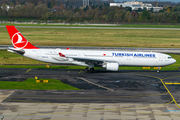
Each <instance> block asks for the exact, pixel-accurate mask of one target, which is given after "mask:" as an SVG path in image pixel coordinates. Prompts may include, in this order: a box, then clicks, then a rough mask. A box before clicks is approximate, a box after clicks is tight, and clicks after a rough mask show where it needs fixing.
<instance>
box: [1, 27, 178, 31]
mask: <svg viewBox="0 0 180 120" xmlns="http://www.w3.org/2000/svg"><path fill="white" fill-rule="evenodd" d="M0 27H6V26H0ZM16 27H17V28H24V27H25V28H72V29H131V30H180V28H133V27H83V26H82V27H68V26H65V27H62V26H16Z"/></svg>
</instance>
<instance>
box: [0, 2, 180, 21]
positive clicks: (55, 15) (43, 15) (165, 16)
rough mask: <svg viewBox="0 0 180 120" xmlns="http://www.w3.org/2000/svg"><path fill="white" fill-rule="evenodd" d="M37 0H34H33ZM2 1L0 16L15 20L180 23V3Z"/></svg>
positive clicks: (0, 18) (0, 17)
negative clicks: (137, 6)
mask: <svg viewBox="0 0 180 120" xmlns="http://www.w3.org/2000/svg"><path fill="white" fill-rule="evenodd" d="M36 1H37V0H36ZM9 6H10V8H9V9H7V4H6V3H2V4H1V8H0V20H2V19H7V20H11V21H15V20H16V19H17V18H18V19H24V18H25V19H34V20H41V21H44V22H48V21H50V20H51V21H53V22H70V23H71V22H90V23H180V6H173V7H171V6H166V7H164V8H163V10H160V12H159V13H154V12H153V9H151V10H150V11H147V10H146V9H138V10H134V11H132V9H131V8H130V7H126V8H124V7H110V6H109V4H107V3H105V4H101V5H90V6H86V8H80V7H73V6H68V7H67V6H65V5H63V4H62V3H59V4H58V5H55V3H51V1H50V2H47V3H44V2H38V3H36V4H35V3H31V2H25V3H23V4H17V5H16V4H14V3H13V2H11V3H9Z"/></svg>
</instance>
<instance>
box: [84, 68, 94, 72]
mask: <svg viewBox="0 0 180 120" xmlns="http://www.w3.org/2000/svg"><path fill="white" fill-rule="evenodd" d="M85 72H89V73H93V72H94V68H93V67H92V68H86V69H85Z"/></svg>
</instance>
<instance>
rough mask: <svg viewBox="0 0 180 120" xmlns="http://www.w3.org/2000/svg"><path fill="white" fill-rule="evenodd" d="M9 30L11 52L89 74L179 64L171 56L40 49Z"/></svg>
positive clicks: (16, 30) (17, 32) (16, 31)
mask: <svg viewBox="0 0 180 120" xmlns="http://www.w3.org/2000/svg"><path fill="white" fill-rule="evenodd" d="M6 28H7V31H8V33H9V36H10V39H11V42H12V44H13V47H9V48H8V51H9V52H13V53H16V54H19V55H22V56H24V57H28V58H31V59H34V60H38V61H42V62H46V63H53V64H73V65H79V66H87V68H86V70H85V71H86V72H93V71H94V67H102V68H105V69H106V70H109V71H118V70H119V67H120V66H139V67H162V66H167V65H170V64H173V63H175V62H176V60H175V59H173V58H172V57H171V56H170V55H167V54H163V53H157V52H130V51H104V50H102V51H100V50H70V49H69V48H67V49H40V48H38V47H35V46H34V45H32V44H31V43H30V42H29V41H28V40H27V39H26V38H25V37H24V36H23V35H22V34H21V33H20V32H19V31H18V29H16V27H15V26H6Z"/></svg>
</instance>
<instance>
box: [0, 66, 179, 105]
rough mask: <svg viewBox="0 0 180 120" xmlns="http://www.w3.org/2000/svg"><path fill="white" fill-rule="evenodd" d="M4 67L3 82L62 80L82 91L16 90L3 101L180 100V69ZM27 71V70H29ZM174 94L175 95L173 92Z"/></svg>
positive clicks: (1, 77)
mask: <svg viewBox="0 0 180 120" xmlns="http://www.w3.org/2000/svg"><path fill="white" fill-rule="evenodd" d="M27 70H28V69H7V68H6V69H3V68H1V69H0V80H1V81H24V80H26V79H27V78H34V77H35V76H38V77H39V78H47V79H48V78H51V79H58V80H60V81H62V82H64V83H66V84H69V85H71V86H74V87H77V88H79V89H81V90H73V91H72V90H71V91H68V90H65V91H64V90H15V92H14V93H13V94H12V95H10V96H9V97H8V98H6V99H5V100H4V101H3V102H20V103H22V102H23V103H39V102H43V103H168V102H170V101H172V100H173V98H174V99H175V100H176V102H177V103H180V92H179V90H180V85H166V87H167V89H168V90H169V91H170V93H168V92H167V89H166V88H165V86H164V85H163V83H162V81H161V80H163V82H164V83H165V82H172V83H174V82H176V83H178V82H180V80H179V78H180V75H179V72H180V71H160V72H159V73H157V72H156V71H118V72H110V71H103V70H96V71H95V72H94V73H85V72H84V71H82V70H60V69H59V70H58V69H32V70H30V71H29V72H27ZM26 72H27V73H26ZM170 94H172V96H173V98H172V96H171V95H170Z"/></svg>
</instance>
